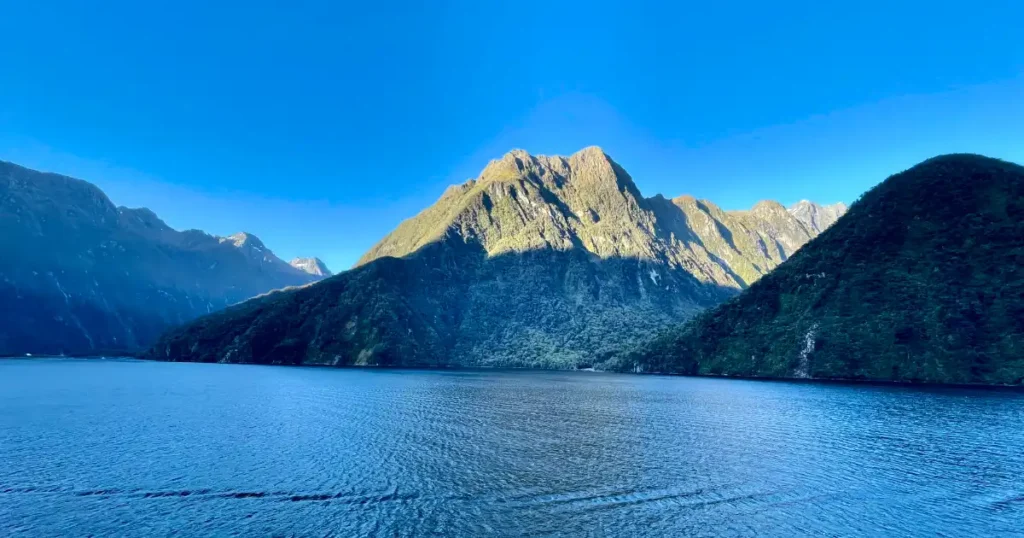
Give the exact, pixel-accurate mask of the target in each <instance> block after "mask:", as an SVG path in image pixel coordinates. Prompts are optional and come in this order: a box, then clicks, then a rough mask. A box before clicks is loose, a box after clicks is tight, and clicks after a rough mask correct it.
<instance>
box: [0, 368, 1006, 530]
mask: <svg viewBox="0 0 1024 538" xmlns="http://www.w3.org/2000/svg"><path fill="white" fill-rule="evenodd" d="M1021 447H1024V394H1021V393H1017V392H1008V391H984V390H966V389H934V388H906V387H878V386H857V385H828V384H807V383H775V382H755V381H738V380H721V379H694V378H670V377H653V376H628V375H610V374H593V373H573V372H518V371H517V372H503V371H455V372H430V371H387V370H374V371H363V370H332V369H312V368H275V367H259V366H225V365H200V364H163V363H145V362H135V361H73V360H39V361H26V360H8V361H0V461H2V462H3V465H0V535H15V536H18V535H26V536H56V535H68V534H70V535H89V534H92V535H115V536H167V535H172V534H174V533H175V532H179V533H180V532H184V533H185V534H190V535H195V534H197V535H231V534H238V535H256V536H261V535H274V534H278V535H311V536H322V535H325V534H334V535H338V536H353V535H367V534H369V535H388V536H394V535H397V536H422V535H446V536H450V535H461V536H476V535H481V534H488V533H490V534H495V535H521V534H530V535H570V536H577V535H579V536H664V535H693V536H722V535H725V536H755V535H758V536H766V535H774V536H792V535H795V534H818V535H843V536H850V535H860V536H878V535H907V536H911V535H913V536H919V535H928V536H935V535H950V536H954V535H979V536H980V535H987V536H995V535H1013V534H1015V533H1018V532H1019V527H1020V525H1021V523H1022V522H1024V478H1022V476H1024V450H1022V448H1021Z"/></svg>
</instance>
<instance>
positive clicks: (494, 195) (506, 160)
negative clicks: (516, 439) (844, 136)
mask: <svg viewBox="0 0 1024 538" xmlns="http://www.w3.org/2000/svg"><path fill="white" fill-rule="evenodd" d="M816 234H817V231H816V230H813V229H808V227H807V226H806V225H804V224H803V223H801V221H800V220H799V219H797V218H796V217H795V216H793V215H792V214H791V213H790V212H789V211H787V210H786V209H785V208H784V207H782V206H781V205H779V204H777V203H773V202H762V203H760V204H758V205H757V206H756V207H755V208H754V209H752V210H750V211H740V212H726V211H722V210H721V209H719V208H717V207H715V206H714V205H713V204H711V203H710V202H706V201H698V200H695V199H693V198H688V197H684V198H679V199H676V200H667V199H665V198H663V197H660V196H657V197H654V198H649V199H648V198H643V197H642V196H641V195H640V193H639V191H638V190H637V188H636V186H635V185H634V183H633V180H632V178H630V177H629V175H628V174H627V173H626V171H625V170H623V169H622V168H621V167H620V166H619V165H618V164H616V163H615V162H614V161H613V160H611V158H609V157H608V156H607V155H605V154H604V153H603V152H602V151H601V150H600V149H597V148H587V149H585V150H583V151H580V152H578V153H576V154H574V155H572V156H570V157H568V158H563V157H543V156H541V157H534V156H531V155H529V154H527V153H525V152H523V151H513V152H511V153H509V154H508V155H505V156H504V157H503V158H502V159H499V160H495V161H492V162H491V163H490V164H489V165H488V166H487V167H486V168H485V169H484V171H483V172H482V173H481V175H480V177H479V178H477V179H475V180H472V181H469V182H467V183H465V184H463V185H460V186H456V187H452V188H449V189H448V190H447V191H446V192H445V193H444V195H443V196H442V197H441V199H440V200H438V201H437V203H435V204H434V205H433V206H431V207H429V208H427V209H425V210H424V211H423V212H421V213H420V214H419V215H417V216H416V217H413V218H412V219H409V220H407V221H405V222H403V223H402V224H401V225H400V226H399V227H398V228H397V229H396V230H395V231H394V232H392V233H391V234H389V235H388V236H387V237H385V238H384V239H383V240H382V241H381V242H380V243H379V244H377V245H376V246H375V247H374V248H373V249H371V250H370V252H368V253H367V255H366V256H364V258H363V259H362V260H361V261H360V264H359V265H358V266H357V267H356V268H355V269H353V270H352V271H349V272H346V273H342V274H340V275H336V276H335V277H333V278H331V279H328V280H326V281H323V282H321V283H319V284H316V285H313V286H310V287H308V288H304V289H300V290H294V291H290V292H286V293H275V294H272V295H270V296H268V297H265V298H261V299H258V300H254V301H249V302H247V303H245V304H243V305H239V306H237V307H235V308H232V309H229V310H227V311H225V312H223V313H220V314H215V315H212V316H208V317H205V318H202V319H200V320H197V321H196V322H195V323H192V324H190V325H187V326H185V327H183V328H181V329H179V330H175V331H171V332H170V333H168V334H167V335H165V337H164V338H162V339H161V341H160V342H159V343H158V344H157V345H156V346H155V347H154V348H153V350H152V352H151V356H153V357H155V358H159V359H164V360H187V361H227V362H258V363H288V364H292V363H304V364H330V365H405V366H414V365H415V366H441V365H459V366H527V367H545V368H578V367H583V366H590V365H595V364H600V363H602V362H603V361H605V360H607V358H608V357H611V356H613V355H614V352H615V351H617V350H618V349H619V348H620V347H621V346H624V345H626V346H628V345H636V344H638V343H640V342H643V341H646V340H648V339H650V338H651V337H653V336H654V335H655V334H657V332H658V331H659V330H661V329H664V328H666V327H669V326H672V325H674V324H676V323H678V322H680V321H682V320H685V319H687V318H689V317H690V316H692V315H693V314H694V313H696V312H699V311H700V310H702V309H704V308H707V307H709V306H713V305H716V304H718V303H720V302H721V301H722V300H724V299H726V298H728V297H731V296H732V295H734V294H735V293H737V292H738V291H739V290H740V289H742V288H744V287H746V286H747V285H749V284H750V283H751V282H754V281H756V280H757V279H758V278H760V277H761V275H763V274H765V273H766V272H767V271H769V270H770V269H771V268H772V267H775V266H776V265H778V264H779V263H782V262H783V261H784V260H785V259H786V258H787V257H788V256H790V255H792V253H793V252H795V251H796V249H798V248H799V247H800V246H801V245H803V244H804V243H805V242H806V241H808V240H809V239H810V238H812V237H814V236H815V235H816ZM396 258H400V259H396Z"/></svg>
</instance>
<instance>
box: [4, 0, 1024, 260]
mask: <svg viewBox="0 0 1024 538" xmlns="http://www.w3.org/2000/svg"><path fill="white" fill-rule="evenodd" d="M208 4H217V7H211V6H210V5H208ZM840 4H843V5H840ZM275 6H283V7H275ZM0 12H2V15H0V159H4V160H10V161H14V162H17V163H19V164H23V165H26V166H29V167H32V168H37V169H42V170H48V171H56V172H61V173H65V174H69V175H73V176H76V177H81V178H83V179H87V180H89V181H92V182H94V183H96V184H97V185H99V186H100V187H101V188H103V189H104V190H106V191H107V193H108V195H109V196H110V197H111V199H112V200H113V201H114V202H115V203H117V204H119V205H128V206H133V207H134V206H147V207H150V208H151V209H153V210H154V211H156V212H157V214H159V215H160V216H161V217H163V218H164V220H166V221H167V222H168V223H169V224H171V225H172V226H174V227H177V228H200V229H204V230H206V231H208V232H211V233H216V234H221V235H225V234H230V233H232V232H235V231H239V230H245V231H249V232H252V233H255V234H256V235H258V236H260V237H261V238H262V239H263V240H264V241H265V242H266V243H267V245H268V246H269V247H270V248H271V249H273V250H274V251H275V252H276V253H277V254H278V255H280V256H281V257H283V258H286V259H287V258H290V257H292V256H296V255H318V256H320V257H321V258H323V259H324V260H325V261H326V262H327V263H328V265H330V266H331V267H332V268H333V269H335V270H338V269H343V268H345V267H347V266H349V265H350V264H351V263H352V262H354V261H355V259H356V258H357V257H358V256H359V255H360V254H361V253H362V252H363V251H364V250H366V249H367V248H368V247H370V246H371V245H372V244H373V243H374V242H375V241H376V240H377V239H379V238H380V237H381V236H383V235H384V234H385V233H387V231H389V230H390V229H392V228H393V227H394V226H395V225H396V224H397V223H398V222H399V221H401V220H402V219H404V218H407V217H409V216H412V215H413V214H415V213H416V212H417V211H418V210H419V209H421V208H422V207H425V206H426V205H428V204H430V203H431V202H433V200H435V199H436V198H437V197H438V196H439V195H440V194H441V192H442V190H443V189H444V187H445V186H446V185H448V184H451V183H457V182H461V181H464V180H465V179H467V178H469V177H473V176H475V175H476V174H477V173H478V172H479V171H480V169H481V168H483V167H484V166H485V165H486V163H487V161H488V160H490V159H492V158H497V157H500V156H501V155H502V154H503V153H505V152H507V151H508V150H510V149H512V148H517V147H518V148H523V149H526V150H527V151H530V152H531V153H540V154H566V153H571V152H573V151H575V150H577V149H580V148H582V147H584V146H589V145H600V146H602V147H603V148H604V149H605V150H606V151H607V152H608V153H609V154H611V155H612V156H613V157H614V158H615V159H616V160H617V161H618V162H619V163H621V164H622V165H623V166H624V167H625V168H626V169H627V170H628V171H629V172H630V173H631V174H632V176H633V177H634V179H635V180H636V182H637V184H638V185H639V187H640V189H641V190H642V191H643V192H644V193H645V194H646V195H653V194H655V193H659V192H660V193H663V194H665V195H666V196H676V195H680V194H692V195H695V196H697V197H700V198H707V199H710V200H712V201H714V202H716V203H717V204H719V205H721V206H723V207H725V208H727V209H740V208H746V207H749V206H751V205H753V204H754V203H755V202H756V201H758V200H761V199H775V200H778V201H780V202H782V203H784V204H791V203H793V202H796V201H797V200H800V199H802V198H809V199H812V200H816V201H820V202H835V201H845V202H852V201H853V200H855V199H856V197H857V196H858V195H859V194H861V193H862V192H863V191H865V190H866V189H868V188H870V187H871V186H873V185H874V184H876V183H878V182H879V181H881V180H882V179H884V178H885V177H886V176H887V175H889V174H891V173H893V172H896V171H899V170H901V169H904V168H907V167H909V166H911V165H913V164H914V163H916V162H918V161H920V160H923V159H925V158H927V157H930V156H933V155H936V154H939V153H948V152H956V151H969V152H977V153H984V154H987V155H991V156H995V157H1001V158H1004V159H1009V160H1014V161H1017V162H1024V39H1022V35H1021V29H1022V26H1021V21H1024V2H1020V1H985V0H981V1H976V2H971V3H964V2H943V1H930V2H923V1H922V2H899V1H887V2H876V1H873V0H872V1H862V2H857V3H854V2H818V1H816V2H784V1H783V2H760V1H750V2H728V1H722V2H657V3H645V2H643V1H638V0H633V1H629V2H615V3H604V2H554V1H536V2H534V1H519V2H491V1H487V0H484V1H469V0H466V1H459V2H441V1H437V2H403V1H397V2H336V1H335V2H326V1H325V2H303V1H297V0H296V1H292V2H260V1H247V2H239V3H236V4H232V3H230V2H206V1H200V2H193V1H176V2H163V1H154V2H138V1H130V2H128V1H107V2H97V3H89V2H77V1H74V2H71V1H69V2H52V1H47V0H33V1H31V2H13V1H10V2H3V8H2V9H0Z"/></svg>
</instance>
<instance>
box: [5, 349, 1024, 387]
mask: <svg viewBox="0 0 1024 538" xmlns="http://www.w3.org/2000/svg"><path fill="white" fill-rule="evenodd" d="M5 359H22V360H36V359H43V360H46V359H74V360H112V359H113V360H117V359H127V360H131V361H139V362H158V363H181V364H218V365H225V366H277V367H287V368H324V369H336V370H395V371H402V370H413V371H416V370H419V371H427V372H430V371H438V372H444V371H447V372H457V371H466V372H473V371H514V372H578V373H581V374H583V373H586V374H617V375H636V376H654V377H684V378H695V379H725V380H731V379H735V380H740V381H763V382H774V383H801V384H830V385H852V386H878V387H920V388H952V389H985V390H1004V391H1006V390H1008V391H1014V392H1024V384H1021V385H1006V384H999V385H995V384H983V383H936V382H930V381H901V380H889V379H848V378H825V377H821V378H818V377H815V378H799V377H769V376H739V375H721V374H717V375H716V374H703V375H692V374H676V373H671V372H618V371H614V370H596V369H594V368H578V369H568V368H531V367H525V366H378V365H366V366H355V365H343V366H333V365H329V364H267V363H252V362H196V361H167V360H159V359H150V358H145V357H143V356H141V355H139V354H132V353H123V354H122V353H116V354H101V355H80V354H76V355H0V360H5Z"/></svg>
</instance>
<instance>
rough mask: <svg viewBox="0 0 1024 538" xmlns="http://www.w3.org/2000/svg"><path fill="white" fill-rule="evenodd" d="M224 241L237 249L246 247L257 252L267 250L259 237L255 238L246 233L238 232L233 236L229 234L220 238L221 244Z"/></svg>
mask: <svg viewBox="0 0 1024 538" xmlns="http://www.w3.org/2000/svg"><path fill="white" fill-rule="evenodd" d="M225 241H226V242H230V243H232V244H233V245H235V246H236V247H238V248H243V247H246V248H250V249H253V250H259V251H262V250H265V249H266V248H267V247H266V245H264V244H263V241H262V240H260V238H259V237H256V236H255V235H253V234H251V233H248V232H238V233H235V234H231V235H229V236H227V237H223V238H221V242H225Z"/></svg>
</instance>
